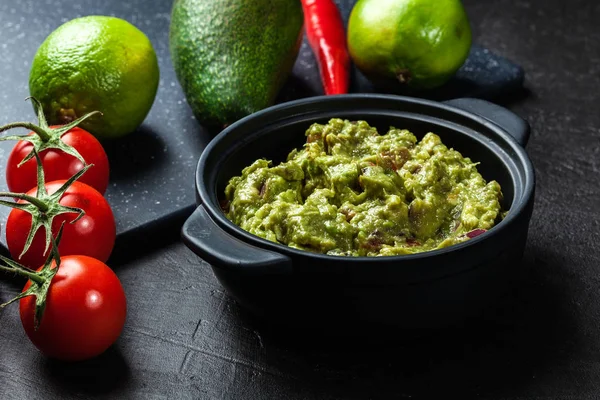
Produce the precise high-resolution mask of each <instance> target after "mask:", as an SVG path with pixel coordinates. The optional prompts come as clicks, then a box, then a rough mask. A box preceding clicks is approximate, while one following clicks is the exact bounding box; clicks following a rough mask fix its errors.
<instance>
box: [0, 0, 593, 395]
mask: <svg viewBox="0 0 600 400" xmlns="http://www.w3.org/2000/svg"><path fill="white" fill-rule="evenodd" d="M464 2H465V6H466V8H467V12H468V14H469V16H470V19H471V21H472V26H473V30H474V37H475V39H476V41H477V42H478V43H480V44H482V45H484V46H486V47H487V48H489V49H491V50H492V51H494V52H496V53H498V54H500V55H503V56H505V57H507V58H509V59H511V60H513V61H515V62H516V63H518V64H520V65H521V66H523V67H524V69H525V71H526V80H525V86H526V91H525V92H524V93H522V94H519V95H518V96H517V95H513V96H507V97H506V98H502V99H501V100H498V101H501V102H502V103H503V104H504V105H506V106H507V107H508V108H510V109H511V110H513V111H514V112H516V113H517V114H519V115H521V116H522V117H524V118H525V119H527V120H528V121H529V122H530V124H531V125H532V128H533V136H532V139H531V140H530V142H529V145H528V152H529V154H530V156H531V158H532V160H533V163H534V165H535V167H536V170H537V177H538V183H537V194H536V204H535V212H534V216H533V219H532V222H531V228H530V236H529V240H528V244H527V248H526V254H525V258H524V263H526V264H527V265H528V266H529V267H530V268H529V273H528V274H527V275H526V277H525V278H524V280H523V282H522V283H521V286H520V287H519V288H518V289H517V290H516V291H515V293H514V297H513V299H512V301H509V302H507V303H506V304H505V305H504V306H502V307H501V308H498V309H494V310H491V311H490V312H489V313H488V314H486V315H485V316H484V317H483V318H481V319H480V320H478V321H477V323H475V324H471V325H469V326H467V327H465V329H462V330H457V331H452V332H445V333H444V334H440V335H437V336H434V337H428V338H422V339H419V340H413V341H398V342H397V343H395V344H393V345H392V344H390V345H386V346H367V344H366V343H365V342H362V341H359V340H354V341H352V340H341V339H340V340H334V341H327V342H325V341H319V340H308V339H307V338H306V337H304V336H302V335H280V334H277V333H276V332H273V331H271V330H268V329H265V328H264V327H262V326H260V325H259V324H257V323H256V322H255V321H252V320H250V319H249V318H247V316H246V315H245V314H244V313H243V312H242V311H241V310H240V309H239V308H238V307H237V305H236V304H235V303H234V302H233V301H232V300H231V299H230V298H229V297H228V295H227V294H226V293H225V292H224V291H223V289H222V287H221V286H220V285H219V284H218V282H217V281H216V279H215V278H214V277H213V275H212V272H211V270H210V268H209V266H208V265H207V264H206V263H204V262H203V261H202V260H200V259H198V258H197V257H196V256H195V255H194V254H193V253H192V252H191V251H189V250H188V249H187V248H186V247H185V246H184V245H183V244H181V243H180V241H179V238H178V232H177V229H173V230H172V231H170V232H164V233H163V235H162V236H163V237H162V238H163V239H164V238H165V237H167V236H168V237H170V238H171V240H170V243H169V244H166V245H163V246H153V245H152V243H151V242H152V241H151V240H150V241H149V243H148V246H147V247H148V249H153V250H148V251H147V252H146V253H145V254H144V255H141V256H139V255H135V256H134V255H132V256H130V257H127V254H126V253H124V252H123V253H122V254H120V255H119V257H118V259H115V260H116V261H115V262H114V263H113V264H112V265H111V266H112V267H113V268H114V269H115V271H116V272H117V274H118V275H119V278H120V279H121V281H122V283H123V286H124V288H125V291H126V293H127V295H128V302H129V303H128V317H127V323H126V326H125V329H124V331H123V334H122V336H121V338H120V339H119V340H118V342H117V343H116V344H115V345H114V346H113V347H112V348H111V349H110V350H109V351H108V352H107V353H106V354H104V355H103V356H101V357H99V358H97V359H95V360H92V361H89V362H85V363H80V364H62V363H58V362H55V361H51V360H47V359H45V358H44V357H43V356H41V355H40V354H39V353H38V352H37V350H36V349H35V348H34V347H33V346H32V345H31V344H30V343H29V341H28V339H27V338H26V337H25V335H24V333H23V331H22V328H21V324H20V321H19V318H18V312H17V309H16V308H15V307H9V308H7V309H4V310H2V311H0V399H34V398H35V399H37V398H40V399H54V398H56V399H59V398H60V399H69V398H77V399H79V398H111V399H112V398H139V399H154V398H157V399H158V398H184V399H188V398H189V399H192V398H194V399H196V398H201V399H380V398H381V399H396V398H399V399H401V398H407V399H408V398H436V399H438V398H450V397H451V396H452V395H454V396H456V397H455V398H461V399H470V398H481V399H598V398H600V328H599V326H600V297H599V294H600V291H599V289H600V278H599V276H600V275H599V273H598V271H599V269H600V248H599V247H598V243H599V242H600V230H599V227H598V222H599V220H600V202H599V201H598V198H599V197H600V172H599V169H600V166H599V165H598V163H599V162H600V161H599V160H600V113H599V112H598V104H599V103H600V94H599V93H600V91H599V90H598V89H599V88H600V26H599V25H598V21H600V5H598V3H597V2H594V1H584V0H569V1H567V0H530V1H527V0H519V1H512V0H477V1H476V0H465V1H464ZM21 23H25V22H24V21H23V22H21ZM9 39H10V38H9ZM2 40H3V41H4V40H5V39H4V38H2ZM5 101H6V100H5ZM163 241H164V240H163ZM21 285H22V282H21V281H18V280H10V279H6V278H4V277H3V278H2V280H0V301H6V300H8V299H9V298H10V297H12V296H13V295H14V294H15V293H17V292H18V291H19V288H20V287H21Z"/></svg>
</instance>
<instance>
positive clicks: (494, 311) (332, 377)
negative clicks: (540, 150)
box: [237, 249, 579, 398]
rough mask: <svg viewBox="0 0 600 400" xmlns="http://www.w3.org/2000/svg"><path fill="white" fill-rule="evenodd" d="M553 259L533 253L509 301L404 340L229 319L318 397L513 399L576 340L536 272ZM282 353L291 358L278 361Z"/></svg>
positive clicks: (559, 299) (558, 297) (551, 287)
mask: <svg viewBox="0 0 600 400" xmlns="http://www.w3.org/2000/svg"><path fill="white" fill-rule="evenodd" d="M558 259H559V258H557V257H554V256H553V255H552V254H548V252H547V251H542V250H539V249H533V251H532V252H531V254H530V255H528V256H526V257H525V258H524V259H523V262H522V266H523V268H524V271H528V272H524V275H523V276H522V277H521V278H519V279H518V280H517V281H516V282H515V285H514V286H513V289H512V291H511V294H510V295H509V296H507V297H505V298H503V299H501V301H499V302H498V303H497V304H496V305H494V306H493V307H491V308H489V309H487V310H486V312H485V313H483V314H482V315H479V316H477V317H475V318H472V319H470V320H468V321H465V322H464V323H461V324H457V325H456V326H452V327H447V328H444V329H439V330H436V331H428V332H420V333H418V334H414V333H411V334H409V335H405V333H403V332H395V331H394V330H388V331H383V330H376V329H372V330H371V331H370V332H368V330H367V331H365V330H360V329H358V330H357V332H348V335H331V336H327V335H325V336H323V335H322V332H320V333H319V335H315V334H314V332H312V331H305V330H302V329H298V327H294V328H293V329H290V328H286V327H282V326H275V325H273V324H269V323H267V322H265V321H261V320H258V319H256V318H254V317H253V316H250V315H249V314H248V313H247V312H245V311H243V310H241V308H240V309H239V310H238V313H237V314H238V316H240V317H241V318H242V321H244V322H243V323H244V325H245V326H250V329H252V330H255V331H256V332H259V333H260V336H261V338H262V342H263V343H264V346H265V347H266V348H269V347H275V348H279V349H280V351H267V352H266V354H267V356H268V359H267V360H266V363H267V364H269V365H272V366H273V368H274V369H277V370H281V371H282V372H287V373H288V374H290V375H293V376H297V375H298V374H301V375H306V376H299V377H298V379H301V380H307V381H311V382H315V385H316V386H318V387H319V388H320V389H321V388H322V390H323V391H322V393H323V395H324V396H325V395H326V394H327V395H331V396H340V395H341V396H343V395H344V394H345V395H347V394H348V393H352V394H353V396H358V397H356V398H361V396H366V397H369V398H371V396H372V395H373V393H380V394H381V396H382V397H381V398H392V397H393V398H397V397H398V396H399V394H398V390H401V392H402V393H403V394H404V395H405V396H409V397H413V398H420V397H421V396H427V397H429V396H432V395H443V397H440V398H449V397H446V396H450V395H457V396H467V397H468V398H471V397H469V396H474V395H475V394H476V393H478V394H484V393H488V392H490V393H491V392H493V393H502V391H512V390H516V392H517V393H518V388H519V387H520V386H522V385H527V384H528V382H530V381H531V380H532V379H533V378H534V375H536V371H538V372H539V371H541V370H548V368H544V366H547V365H553V364H556V363H561V362H562V361H561V360H560V358H561V357H563V358H564V351H563V350H561V349H564V343H571V342H576V341H577V337H578V335H579V332H578V331H577V330H576V328H575V324H574V323H573V322H572V321H573V316H572V315H571V314H570V313H568V310H567V301H566V300H565V297H564V294H563V293H564V291H563V290H562V289H561V288H560V287H557V284H556V282H549V281H548V279H547V278H546V277H545V276H544V271H547V270H549V269H561V268H562V266H561V265H551V264H552V263H554V262H555V261H554V260H558ZM550 260H552V261H550ZM357 327H360V322H359V321H357ZM285 353H288V354H289V353H292V354H294V356H292V357H290V356H286V357H282V356H281V354H285ZM269 355H271V356H269ZM299 360H301V361H299ZM563 361H564V360H563ZM298 363H301V364H306V365H305V368H300V367H299V366H298ZM315 366H317V368H315ZM399 388H401V389H399ZM384 394H386V395H384ZM394 396H396V397H394ZM325 397H327V396H325ZM366 397H365V398H366ZM353 398H354V397H353ZM462 398H465V397H462Z"/></svg>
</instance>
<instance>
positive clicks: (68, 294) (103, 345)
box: [19, 256, 127, 361]
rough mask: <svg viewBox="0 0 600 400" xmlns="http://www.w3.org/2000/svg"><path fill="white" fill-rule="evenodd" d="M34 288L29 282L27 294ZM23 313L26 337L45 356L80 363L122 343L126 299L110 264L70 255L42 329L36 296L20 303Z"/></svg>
mask: <svg viewBox="0 0 600 400" xmlns="http://www.w3.org/2000/svg"><path fill="white" fill-rule="evenodd" d="M55 265H56V264H53V267H54V266H55ZM30 285H31V282H30V281H27V283H26V284H25V287H24V288H23V291H25V290H27V289H28V288H29V286H30ZM19 311H20V316H21V323H22V325H23V328H24V329H25V332H26V333H27V336H28V337H29V339H30V340H31V342H32V343H33V344H34V345H35V346H36V347H37V348H38V349H40V351H41V352H42V353H44V354H45V355H47V356H48V357H52V358H56V359H59V360H63V361H81V360H86V359H89V358H92V357H95V356H97V355H99V354H101V353H103V352H104V351H105V350H106V349H108V348H109V347H110V346H111V345H112V344H113V343H114V342H115V341H116V340H117V338H118V337H119V335H120V334H121V331H122V330H123V325H124V324H125V318H126V314H127V301H126V298H125V292H124V291H123V287H122V286H121V282H120V281H119V278H118V277H117V275H115V273H114V272H113V271H112V270H111V269H110V268H109V267H108V266H106V264H104V263H102V262H100V261H98V260H96V259H94V258H91V257H87V256H65V257H61V264H60V268H59V269H58V272H57V274H56V275H55V276H54V278H53V279H52V283H51V285H50V288H49V290H48V296H47V298H46V309H45V310H44V315H43V317H42V320H41V322H40V325H39V328H38V330H37V331H36V330H35V329H34V319H33V316H34V313H35V297H34V296H29V297H25V298H23V299H21V300H19Z"/></svg>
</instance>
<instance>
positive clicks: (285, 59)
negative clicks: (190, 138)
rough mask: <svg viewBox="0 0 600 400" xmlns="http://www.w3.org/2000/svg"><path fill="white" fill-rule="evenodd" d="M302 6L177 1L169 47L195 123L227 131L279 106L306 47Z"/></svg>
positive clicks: (251, 0) (275, 0) (292, 2)
mask: <svg viewBox="0 0 600 400" xmlns="http://www.w3.org/2000/svg"><path fill="white" fill-rule="evenodd" d="M303 20H304V16H303V13H302V5H301V3H300V1H299V0H175V2H174V4H173V9H172V12H171V25H170V32H169V47H170V52H171V59H172V62H173V67H174V69H175V73H176V76H177V79H178V81H179V83H180V84H181V86H182V88H183V91H184V93H185V96H186V99H187V102H188V104H189V105H190V106H191V108H192V111H193V112H194V115H195V117H196V118H197V119H198V121H200V123H202V124H203V125H205V126H207V127H219V128H222V127H224V126H227V125H229V124H231V123H233V122H235V121H237V120H238V119H240V118H243V117H244V116H246V115H249V114H251V113H253V112H256V111H259V110H261V109H263V108H266V107H268V106H270V105H272V104H273V102H274V101H275V97H276V96H277V94H278V93H279V91H280V90H281V88H282V86H283V85H284V83H285V81H286V80H287V78H288V76H289V74H290V72H291V70H292V67H293V66H294V62H295V61H296V57H297V55H298V51H299V48H300V44H301V40H302V33H303V31H302V27H303Z"/></svg>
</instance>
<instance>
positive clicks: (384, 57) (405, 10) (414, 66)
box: [348, 0, 471, 89]
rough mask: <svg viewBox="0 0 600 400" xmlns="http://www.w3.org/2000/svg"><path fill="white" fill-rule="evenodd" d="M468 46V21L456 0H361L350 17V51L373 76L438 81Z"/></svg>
mask: <svg viewBox="0 0 600 400" xmlns="http://www.w3.org/2000/svg"><path fill="white" fill-rule="evenodd" d="M470 48H471V27H470V26H469V20H468V18H467V14H466V13H465V10H464V8H463V6H462V3H461V2H460V0H359V1H358V2H357V3H356V4H355V6H354V8H353V9H352V12H351V14H350V19H349V21H348V49H349V51H350V55H351V56H352V59H353V61H354V63H355V64H356V66H357V67H358V68H359V69H360V70H361V71H362V72H363V73H364V74H365V75H366V76H367V77H369V78H371V79H373V80H374V81H382V80H383V81H385V80H386V79H387V80H390V79H396V80H398V81H399V82H400V83H402V84H406V85H407V86H409V87H412V88H417V89H429V88H434V87H437V86H440V85H442V84H443V83H445V82H446V81H447V80H448V79H450V77H452V75H454V74H455V73H456V71H457V70H458V69H459V68H460V66H461V65H462V64H463V63H464V62H465V60H466V58H467V56H468V54H469V49H470Z"/></svg>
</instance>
